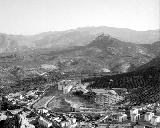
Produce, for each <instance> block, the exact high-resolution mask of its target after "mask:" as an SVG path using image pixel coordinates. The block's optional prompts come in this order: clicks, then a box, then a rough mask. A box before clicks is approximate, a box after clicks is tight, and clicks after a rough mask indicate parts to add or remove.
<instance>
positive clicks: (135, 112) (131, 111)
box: [130, 108, 138, 116]
mask: <svg viewBox="0 0 160 128" xmlns="http://www.w3.org/2000/svg"><path fill="white" fill-rule="evenodd" d="M133 114H138V109H137V108H132V109H131V110H130V116H131V115H133Z"/></svg>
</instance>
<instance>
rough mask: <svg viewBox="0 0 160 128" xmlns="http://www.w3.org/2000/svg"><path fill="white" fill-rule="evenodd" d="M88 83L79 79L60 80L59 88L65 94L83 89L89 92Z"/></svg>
mask: <svg viewBox="0 0 160 128" xmlns="http://www.w3.org/2000/svg"><path fill="white" fill-rule="evenodd" d="M87 86H88V83H86V84H82V83H81V81H78V80H62V81H60V82H58V90H61V91H63V93H64V94H67V93H69V92H70V91H80V90H81V91H83V92H85V93H86V92H88V90H87V89H86V87H87Z"/></svg>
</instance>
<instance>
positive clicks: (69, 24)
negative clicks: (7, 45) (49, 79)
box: [0, 0, 160, 34]
mask: <svg viewBox="0 0 160 128" xmlns="http://www.w3.org/2000/svg"><path fill="white" fill-rule="evenodd" d="M85 26H109V27H118V28H130V29H134V30H137V31H145V30H153V29H159V28H160V0H0V33H8V34H36V33H40V32H47V31H63V30H68V29H75V28H77V27H85Z"/></svg>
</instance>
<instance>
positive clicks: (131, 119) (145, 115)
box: [0, 80, 160, 128]
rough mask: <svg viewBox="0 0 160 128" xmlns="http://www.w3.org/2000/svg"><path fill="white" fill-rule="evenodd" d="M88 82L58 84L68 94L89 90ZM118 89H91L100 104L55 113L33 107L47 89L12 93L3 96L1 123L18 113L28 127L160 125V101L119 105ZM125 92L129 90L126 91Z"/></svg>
mask: <svg viewBox="0 0 160 128" xmlns="http://www.w3.org/2000/svg"><path fill="white" fill-rule="evenodd" d="M75 85H76V86H75ZM87 85H88V84H87V83H85V84H82V83H79V82H77V81H76V82H75V81H72V80H62V81H60V82H58V84H57V85H56V86H57V88H58V90H61V91H62V93H63V94H68V93H70V91H73V92H75V91H83V92H84V93H87V92H88V91H89V90H88V89H87V88H86V87H87ZM54 86H55V85H54ZM115 90H118V89H112V90H107V89H96V88H95V89H91V91H92V92H94V93H95V94H96V97H95V98H94V101H95V103H97V104H99V106H101V107H100V108H87V107H86V106H79V107H78V108H75V106H74V105H71V109H70V111H68V112H56V111H52V110H50V109H49V108H48V107H40V108H34V107H33V105H34V104H35V103H36V102H37V101H39V100H40V99H41V97H43V95H44V93H45V90H39V89H37V90H32V91H29V92H17V93H10V94H9V95H6V96H3V97H1V99H0V100H1V110H0V122H1V123H5V121H7V120H10V121H12V120H13V119H14V120H15V117H17V116H18V118H17V122H18V124H19V126H20V127H25V128H43V127H44V128H58V127H59V128H75V127H76V128H81V127H87V128H95V127H98V128H160V113H159V112H160V109H159V108H160V104H159V103H153V104H146V105H140V106H133V107H131V106H127V105H125V104H123V105H116V103H117V102H118V101H121V100H122V99H123V96H122V95H120V94H118V93H117V92H116V91H115ZM125 93H128V92H127V91H126V90H125ZM4 102H5V104H4ZM6 103H7V105H6ZM4 108H6V110H5V109H4ZM106 108H108V109H106ZM18 124H17V125H18Z"/></svg>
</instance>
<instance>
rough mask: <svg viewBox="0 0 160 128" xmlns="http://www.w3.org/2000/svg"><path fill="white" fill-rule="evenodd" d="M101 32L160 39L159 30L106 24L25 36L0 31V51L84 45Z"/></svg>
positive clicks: (126, 37)
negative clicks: (134, 28)
mask: <svg viewBox="0 0 160 128" xmlns="http://www.w3.org/2000/svg"><path fill="white" fill-rule="evenodd" d="M102 33H104V34H109V35H111V36H112V37H114V38H117V39H119V40H122V41H126V42H134V43H141V44H142V43H147V44H150V43H153V42H156V41H159V40H160V30H149V31H135V30H131V29H126V28H114V27H106V26H100V27H83V28H77V29H71V30H66V31H53V32H52V31H50V32H43V33H39V34H34V35H26V36H25V35H13V34H9V35H8V34H4V33H0V53H2V52H8V51H11V52H13V51H25V50H28V49H39V48H52V49H53V50H55V49H59V48H60V49H65V48H69V47H73V46H85V45H87V44H88V43H89V42H91V41H92V40H93V39H94V38H96V37H97V36H98V35H101V34H102Z"/></svg>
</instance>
